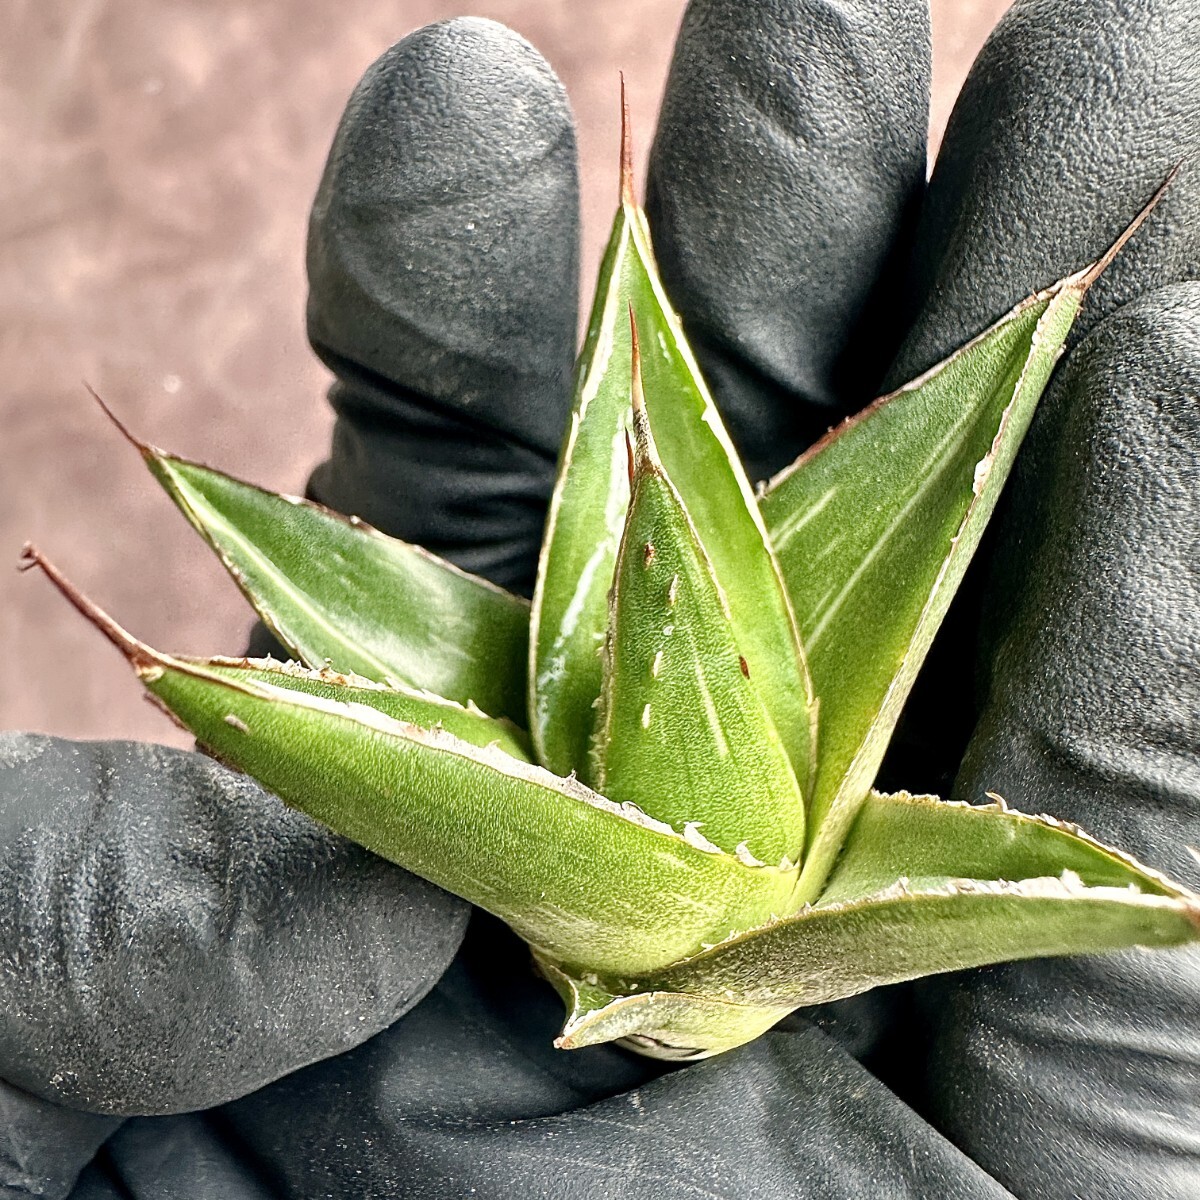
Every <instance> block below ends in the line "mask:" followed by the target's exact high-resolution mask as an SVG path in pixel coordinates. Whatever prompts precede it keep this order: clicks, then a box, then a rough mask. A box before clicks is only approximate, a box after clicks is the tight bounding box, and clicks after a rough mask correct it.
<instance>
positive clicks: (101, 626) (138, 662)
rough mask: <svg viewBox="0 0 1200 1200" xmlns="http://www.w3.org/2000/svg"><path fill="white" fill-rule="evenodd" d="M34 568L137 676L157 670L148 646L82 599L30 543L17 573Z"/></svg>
mask: <svg viewBox="0 0 1200 1200" xmlns="http://www.w3.org/2000/svg"><path fill="white" fill-rule="evenodd" d="M35 567H36V568H38V569H39V570H41V572H42V573H43V574H44V575H45V576H46V578H47V579H49V580H50V582H51V583H52V584H53V585H54V586H55V587H56V588H57V589H58V591H59V593H60V594H61V595H62V596H63V597H64V598H65V599H66V600H67V601H68V603H70V604H71V605H72V606H73V607H74V608H75V609H76V610H77V611H78V612H79V613H81V614H82V616H83V617H84V619H85V620H87V621H89V622H91V624H93V625H94V626H95V627H96V628H97V629H98V630H100V632H101V633H102V634H104V636H105V637H106V638H108V640H109V641H110V642H112V644H113V645H114V646H116V648H117V649H118V650H120V652H121V653H122V654H123V655H124V656H125V657H126V658H127V659H128V660H129V663H130V665H131V666H132V667H133V669H134V670H135V671H137V672H138V673H139V674H142V673H144V672H145V671H148V670H151V669H153V668H154V667H155V666H157V660H156V658H155V656H154V654H153V652H152V651H151V650H150V648H149V647H148V646H145V645H143V644H142V643H141V642H139V641H138V640H137V638H135V637H134V636H133V634H131V633H129V632H128V630H126V629H124V628H122V627H121V626H120V625H118V624H117V623H116V621H114V620H113V619H112V617H110V616H109V615H108V613H106V612H105V611H104V610H103V609H102V608H101V607H100V606H99V605H98V604H97V603H96V602H95V601H94V600H91V599H90V598H89V597H88V596H86V595H84V593H83V592H81V591H80V590H79V588H77V587H76V586H75V585H74V584H73V583H72V582H71V581H70V580H69V579H68V578H67V577H66V576H65V575H64V574H63V573H62V572H61V571H60V570H59V569H58V568H57V567H56V566H55V565H54V564H53V563H52V562H51V561H50V560H49V559H48V558H47V557H46V556H45V555H44V554H43V553H42V552H41V551H40V550H39V549H38V548H37V547H36V546H35V545H34V544H33V543H32V542H26V543H25V546H24V548H23V549H22V551H21V562H20V570H22V571H30V570H33V569H34V568H35Z"/></svg>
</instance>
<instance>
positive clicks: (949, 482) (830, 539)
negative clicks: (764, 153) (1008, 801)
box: [762, 281, 1081, 899]
mask: <svg viewBox="0 0 1200 1200" xmlns="http://www.w3.org/2000/svg"><path fill="white" fill-rule="evenodd" d="M1080 297H1081V293H1080V290H1079V288H1078V287H1076V286H1074V284H1073V283H1072V281H1066V282H1064V283H1060V284H1058V285H1056V286H1055V287H1054V288H1052V289H1050V290H1049V291H1046V292H1041V293H1039V294H1038V295H1036V296H1034V297H1031V298H1030V299H1029V300H1027V301H1025V302H1024V303H1022V304H1021V305H1019V306H1018V307H1017V308H1015V309H1014V310H1013V311H1012V312H1011V313H1009V314H1008V315H1007V316H1006V317H1004V318H1003V319H1002V320H1000V321H999V322H997V323H996V324H995V325H994V326H992V328H990V329H988V330H987V331H986V332H985V333H983V334H981V335H980V336H979V337H978V338H976V339H975V340H974V341H972V342H969V343H968V344H967V345H966V346H964V347H963V348H962V349H960V350H958V351H956V352H955V353H954V354H953V355H952V356H951V357H950V358H948V359H947V360H946V361H945V362H943V363H941V364H939V365H938V366H937V367H935V368H933V370H931V371H929V372H928V373H927V374H926V375H923V376H922V377H921V378H919V379H917V380H914V381H913V382H912V383H909V384H906V385H905V386H904V387H902V388H901V389H900V390H899V391H897V392H894V393H892V394H891V395H889V396H885V397H883V398H882V399H881V400H877V401H876V402H875V403H874V404H873V405H871V406H870V407H869V408H868V409H866V410H865V411H864V412H863V413H861V414H860V415H859V416H857V417H853V418H851V419H850V420H849V421H847V422H846V423H845V424H843V425H842V426H840V427H839V428H838V429H836V430H834V431H832V432H831V433H830V434H829V435H827V436H826V437H825V438H824V439H823V440H822V441H821V442H818V443H817V444H816V445H815V446H814V447H813V448H812V449H811V450H809V451H808V452H807V453H806V454H805V455H803V456H802V457H801V458H800V459H799V460H798V461H797V462H796V463H795V464H794V465H793V466H792V467H790V468H788V469H787V470H786V471H785V472H784V473H783V474H782V475H780V476H778V477H776V478H775V479H774V480H772V481H771V484H770V486H769V488H768V490H767V492H766V494H765V495H764V496H763V499H762V507H763V513H764V515H765V516H766V519H767V523H768V527H769V529H770V531H771V538H772V541H773V543H774V545H775V550H776V553H777V554H778V556H779V561H780V564H781V566H782V568H783V572H784V578H785V580H786V582H787V586H788V592H789V595H790V596H791V600H792V605H793V607H794V610H795V612H796V616H797V620H798V621H799V624H800V630H801V636H802V637H803V639H804V643H805V646H806V648H807V650H808V656H809V664H810V667H811V670H812V674H813V681H814V686H815V689H816V693H817V696H818V697H819V699H820V705H821V744H820V754H819V759H818V766H817V777H816V785H815V789H814V793H813V797H812V802H811V805H810V809H809V833H808V836H809V847H808V852H807V856H806V860H805V870H804V877H803V880H802V883H801V889H802V893H803V895H804V897H805V898H807V899H812V898H813V897H814V896H816V895H817V894H819V892H820V889H821V886H822V884H823V883H824V881H825V878H826V876H827V874H828V871H829V869H830V866H831V865H832V863H833V859H834V857H835V856H836V855H837V853H838V850H839V848H840V846H841V844H842V840H843V838H844V837H845V834H846V831H847V829H848V828H849V826H850V823H851V822H852V821H853V820H854V816H855V813H856V812H857V811H858V806H859V805H860V804H861V803H862V800H863V798H864V797H865V796H866V794H867V791H868V789H869V788H870V786H871V783H872V782H873V780H874V778H875V773H876V771H877V770H878V768H879V763H880V761H881V760H882V758H883V753H884V751H885V749H886V748H887V743H888V740H889V738H890V737H891V734H892V731H893V729H894V727H895V724H896V721H897V719H898V718H899V715H900V710H901V707H902V706H903V703H904V701H905V699H906V698H907V696H908V693H909V690H910V689H911V687H912V683H913V680H914V678H915V677H916V673H917V670H918V669H919V667H920V665H921V663H922V662H923V661H924V658H925V654H926V651H927V650H928V648H929V645H930V643H931V642H932V640H933V635H934V634H935V633H936V631H937V629H938V626H939V625H940V624H941V621H942V618H943V616H944V615H945V612H946V608H947V606H948V605H949V603H950V600H951V598H952V597H953V595H954V592H955V591H956V589H957V587H958V585H959V583H960V582H961V580H962V576H963V573H964V571H965V570H966V567H967V564H968V563H969V561H970V559H971V555H972V554H973V553H974V551H975V548H976V546H977V545H978V544H979V539H980V536H981V535H982V533H983V529H984V526H985V525H986V524H987V521H988V519H989V517H990V516H991V514H992V510H993V509H994V507H995V504H996V499H997V496H998V495H999V492H1000V489H1001V487H1002V486H1003V484H1004V481H1005V479H1006V478H1007V476H1008V473H1009V469H1010V468H1011V465H1012V461H1013V457H1014V455H1015V454H1016V451H1017V447H1018V446H1019V445H1020V442H1021V439H1022V437H1023V436H1024V434H1025V431H1026V429H1027V428H1028V425H1029V420H1030V417H1031V416H1032V414H1033V409H1034V406H1035V405H1036V403H1037V400H1038V397H1039V396H1040V395H1041V392H1042V389H1043V387H1044V386H1045V383H1046V380H1047V379H1048V378H1049V375H1050V372H1051V370H1052V369H1053V367H1054V364H1055V362H1056V361H1057V358H1058V355H1059V354H1060V352H1061V350H1062V345H1063V341H1064V339H1065V338H1066V335H1067V331H1068V330H1069V329H1070V327H1071V324H1072V322H1073V321H1074V319H1075V314H1076V313H1077V312H1078V310H1079V304H1080Z"/></svg>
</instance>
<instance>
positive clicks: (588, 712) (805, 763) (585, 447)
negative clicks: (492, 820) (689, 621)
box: [530, 130, 816, 784]
mask: <svg viewBox="0 0 1200 1200" xmlns="http://www.w3.org/2000/svg"><path fill="white" fill-rule="evenodd" d="M627 145H628V132H627V130H626V146H627ZM625 180H626V182H625V186H624V187H623V189H622V203H621V207H620V208H619V210H618V212H617V215H616V219H615V221H614V224H613V231H612V236H611V238H610V241H609V245H608V250H607V253H606V255H605V259H604V263H603V266H602V269H601V274H600V281H599V287H598V290H597V296H596V301H595V306H594V307H593V310H592V317H591V322H590V325H589V333H588V337H587V339H586V341H585V344H584V350H583V354H582V356H581V359H580V364H579V368H578V373H577V384H576V400H575V408H574V412H573V414H572V418H571V424H570V427H569V429H568V433H567V439H566V442H565V444H564V447H563V452H562V456H561V459H560V463H559V475H558V481H557V484H556V487H555V491H554V496H553V498H552V501H551V506H550V514H549V518H548V521H547V526H546V535H545V541H544V543H543V549H542V559H541V565H540V569H539V579H538V589H537V592H536V593H535V596H534V605H533V633H532V657H531V665H530V704H531V715H530V724H531V730H532V733H533V739H534V745H535V747H536V748H537V752H538V756H539V758H540V760H541V761H542V762H544V763H546V764H547V765H548V766H550V767H551V768H553V769H555V770H558V771H560V772H565V771H567V770H570V769H586V767H587V761H586V752H587V747H588V744H589V739H590V734H591V731H592V727H593V722H594V719H595V718H594V712H593V707H592V706H593V703H594V701H595V699H596V697H597V696H598V695H599V692H600V687H601V671H600V664H599V660H598V651H599V649H600V647H601V645H602V643H603V638H604V631H605V628H606V625H607V619H608V603H607V592H608V588H609V585H610V583H611V581H612V575H613V569H614V565H615V557H616V550H617V544H618V541H619V538H620V533H621V522H622V517H623V514H624V512H625V508H626V506H627V504H628V495H629V484H628V476H627V467H626V460H625V455H624V445H625V443H624V437H625V430H626V425H627V421H628V415H629V396H630V394H629V386H630V377H631V369H632V344H631V339H630V334H629V328H628V314H629V312H630V311H631V310H632V311H633V313H634V314H635V319H636V323H637V332H638V335H639V339H640V342H641V345H642V350H643V352H642V379H643V383H644V387H645V393H646V408H647V412H648V413H649V418H650V425H651V428H652V429H653V431H654V437H655V440H656V442H657V444H658V448H659V453H660V455H661V457H662V461H663V464H664V466H665V467H666V469H667V471H668V472H669V474H670V476H671V478H672V480H673V481H674V484H675V486H676V487H677V488H678V490H679V493H680V495H681V496H682V497H683V500H684V503H685V504H686V505H687V507H688V512H689V513H690V514H691V518H692V520H693V522H694V524H695V526H696V530H697V532H698V534H699V536H700V540H701V542H702V543H703V544H704V546H705V548H706V550H707V552H708V554H709V557H710V559H711V561H712V565H713V570H714V573H715V574H716V577H717V581H718V582H719V583H720V585H721V587H722V588H723V589H724V592H725V596H726V599H727V602H728V605H729V609H730V615H731V619H732V622H733V627H734V630H735V634H736V637H737V641H738V645H739V646H740V647H741V652H742V654H743V656H744V657H745V658H746V660H747V662H748V663H749V664H750V667H751V671H752V673H753V676H754V678H755V681H756V686H757V687H758V689H759V691H760V693H761V694H762V696H763V700H764V702H765V703H766V705H767V709H768V711H769V712H770V713H771V716H772V719H773V720H774V722H775V725H776V728H777V729H778V730H779V734H780V737H781V738H782V739H783V743H784V745H785V746H786V748H787V751H788V754H789V756H790V757H791V760H792V763H793V766H794V768H795V772H796V775H797V777H798V778H799V779H800V781H801V783H802V784H807V782H808V780H809V778H810V773H811V763H812V757H813V751H812V743H813V740H814V738H815V736H816V734H815V722H816V713H815V708H814V706H813V704H812V701H811V696H812V686H811V682H810V680H809V677H808V671H807V666H806V664H805V661H804V655H803V651H802V648H801V645H800V641H799V637H798V635H797V633H796V627H795V622H794V620H793V618H792V614H791V609H790V607H789V604H788V600H787V595H786V593H785V591H784V588H783V584H782V580H781V577H780V574H779V568H778V565H777V564H776V562H775V560H774V557H773V554H772V551H771V548H770V544H769V542H768V539H767V535H766V529H765V526H764V524H763V519H762V517H761V515H760V513H759V510H758V506H757V504H756V502H755V500H754V496H753V493H752V491H751V488H750V484H749V482H748V481H747V479H746V477H745V473H744V472H743V470H742V467H741V464H740V463H739V462H738V459H737V455H736V453H735V452H734V449H733V445H732V443H731V441H730V439H729V435H728V433H727V432H726V430H725V427H724V425H723V424H722V422H721V419H720V416H719V414H718V413H717V410H716V407H715V406H714V405H713V402H712V399H711V397H710V396H709V394H708V391H707V389H706V387H705V385H704V382H703V380H702V379H701V377H700V372H699V369H698V368H697V366H696V362H695V359H694V357H693V355H692V353H691V350H690V349H689V347H688V345H687V342H686V340H685V339H684V336H683V330H682V326H681V325H680V322H679V318H678V317H677V316H676V315H675V313H674V312H673V311H672V309H671V306H670V303H669V302H668V300H667V297H666V293H665V291H664V290H663V287H662V283H661V281H660V280H659V278H658V272H657V268H656V266H655V263H654V255H653V251H652V249H651V246H650V236H649V230H648V227H647V225H646V220H645V216H644V214H643V213H642V211H641V210H640V209H639V208H638V207H637V205H636V203H635V202H634V201H633V198H632V188H631V186H629V185H628V176H626V177H625Z"/></svg>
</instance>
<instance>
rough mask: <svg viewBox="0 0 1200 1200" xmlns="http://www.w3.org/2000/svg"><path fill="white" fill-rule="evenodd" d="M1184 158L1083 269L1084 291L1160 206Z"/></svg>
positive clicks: (1081, 280)
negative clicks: (1120, 230) (1106, 247)
mask: <svg viewBox="0 0 1200 1200" xmlns="http://www.w3.org/2000/svg"><path fill="white" fill-rule="evenodd" d="M1184 161H1185V160H1184V159H1180V160H1179V162H1177V163H1176V164H1175V165H1174V166H1173V167H1172V168H1171V170H1170V171H1169V172H1168V173H1167V177H1166V179H1164V180H1163V181H1162V183H1160V184H1159V185H1158V188H1157V190H1156V191H1155V193H1154V195H1153V196H1151V197H1150V199H1149V200H1147V201H1146V203H1145V204H1144V205H1143V206H1142V210H1141V212H1139V213H1138V215H1137V216H1136V217H1134V218H1133V220H1132V221H1130V222H1129V224H1128V225H1127V226H1126V227H1125V229H1124V231H1123V232H1122V233H1121V236H1120V237H1118V238H1117V240H1116V241H1115V242H1113V244H1112V245H1111V246H1110V247H1109V248H1108V249H1107V250H1106V251H1105V252H1104V253H1103V254H1102V255H1101V256H1100V257H1099V258H1098V259H1096V261H1095V262H1094V263H1092V265H1091V266H1090V267H1088V268H1087V269H1086V270H1085V271H1083V272H1082V273H1081V274H1080V276H1079V284H1078V286H1079V287H1080V288H1082V289H1083V290H1084V291H1087V289H1088V288H1090V287H1091V286H1092V285H1093V284H1094V283H1095V282H1096V280H1097V279H1099V278H1100V276H1101V275H1103V274H1104V272H1105V271H1107V270H1108V268H1109V267H1110V266H1112V261H1113V259H1114V258H1116V257H1117V255H1118V254H1120V253H1121V251H1122V250H1124V249H1125V244H1126V243H1127V242H1128V241H1129V239H1130V238H1131V237H1133V235H1134V234H1135V233H1137V231H1138V230H1139V229H1140V228H1141V227H1142V225H1143V224H1144V223H1145V221H1146V218H1147V217H1149V216H1150V214H1151V213H1152V212H1153V211H1154V210H1155V209H1156V208H1157V207H1158V205H1159V203H1160V202H1161V200H1162V198H1163V197H1164V196H1165V195H1166V194H1167V191H1168V190H1169V189H1170V187H1171V184H1173V183H1174V182H1175V180H1176V179H1177V178H1178V176H1179V172H1180V171H1181V170H1182V169H1183V164H1184Z"/></svg>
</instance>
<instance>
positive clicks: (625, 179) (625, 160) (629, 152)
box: [620, 71, 637, 208]
mask: <svg viewBox="0 0 1200 1200" xmlns="http://www.w3.org/2000/svg"><path fill="white" fill-rule="evenodd" d="M620 75H621V187H620V202H621V204H623V205H628V206H629V207H630V208H636V207H637V198H636V197H635V196H634V194H633V133H632V123H631V121H630V119H629V94H628V93H627V92H626V90H625V72H624V71H622V72H620Z"/></svg>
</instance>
